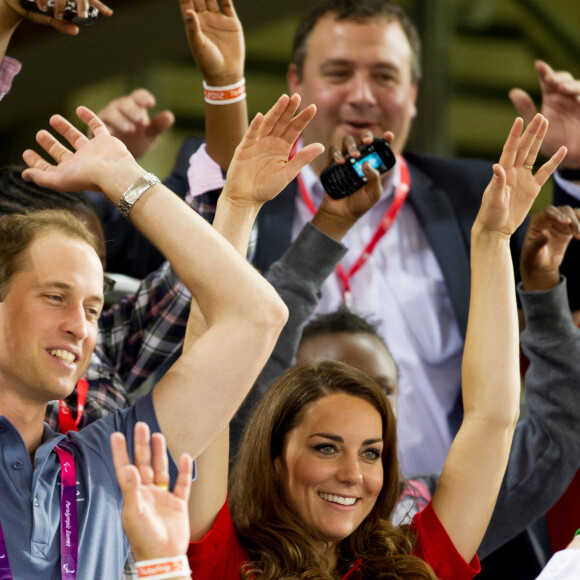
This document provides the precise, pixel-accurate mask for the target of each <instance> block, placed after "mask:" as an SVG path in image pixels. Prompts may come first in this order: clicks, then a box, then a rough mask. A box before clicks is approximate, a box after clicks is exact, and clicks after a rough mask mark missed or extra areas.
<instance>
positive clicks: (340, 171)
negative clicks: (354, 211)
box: [320, 138, 395, 199]
mask: <svg viewBox="0 0 580 580" xmlns="http://www.w3.org/2000/svg"><path fill="white" fill-rule="evenodd" d="M359 151H360V157H351V156H350V155H345V160H346V162H345V163H343V164H340V165H339V164H338V163H332V164H331V165H329V166H328V167H327V168H326V169H325V170H324V171H323V172H322V173H321V174H320V181H322V186H323V187H324V190H325V191H326V192H327V193H328V195H330V197H333V198H334V199H342V198H343V197H346V196H348V195H351V194H353V193H354V192H355V191H356V190H357V189H360V188H361V187H362V186H363V185H365V183H366V182H367V178H366V177H365V174H364V173H363V165H364V164H365V163H366V162H368V163H370V164H371V165H372V167H374V168H375V169H376V170H377V171H378V172H379V173H385V172H387V171H388V170H389V169H391V167H393V165H395V156H394V155H393V152H392V151H391V148H390V147H389V144H388V143H387V142H386V141H385V140H384V139H378V138H375V139H373V142H372V143H371V144H370V145H364V144H363V145H361V146H360V147H359Z"/></svg>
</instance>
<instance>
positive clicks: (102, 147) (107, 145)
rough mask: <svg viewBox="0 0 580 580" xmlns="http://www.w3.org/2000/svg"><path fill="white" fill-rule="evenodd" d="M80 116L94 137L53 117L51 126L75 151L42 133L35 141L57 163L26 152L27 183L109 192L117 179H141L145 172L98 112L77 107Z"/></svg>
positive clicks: (59, 117) (61, 118) (49, 135)
mask: <svg viewBox="0 0 580 580" xmlns="http://www.w3.org/2000/svg"><path fill="white" fill-rule="evenodd" d="M77 115H78V117H79V119H80V120H81V121H83V122H84V123H86V124H87V126H88V127H89V129H90V130H91V132H92V134H93V135H94V137H93V138H92V139H89V138H88V137H87V136H86V135H84V134H83V133H81V132H80V131H79V130H78V129H77V128H76V127H74V126H73V125H72V124H71V123H70V122H69V121H67V120H66V119H65V118H64V117H61V116H60V115H54V116H53V117H51V119H50V126H51V127H52V128H53V129H54V130H55V131H56V132H57V133H58V134H59V135H61V136H62V137H64V138H65V139H66V141H68V143H69V144H70V146H71V147H72V149H73V150H72V151H71V150H70V149H69V148H67V147H65V146H64V145H63V144H62V143H60V142H59V141H58V140H57V139H56V137H54V136H53V135H52V134H51V133H49V132H48V131H45V130H42V131H39V132H38V134H37V135H36V141H37V142H38V144H39V145H40V146H41V147H42V148H43V149H44V151H46V152H47V153H48V154H49V155H50V156H51V157H52V158H53V159H54V161H55V162H56V164H54V165H52V164H51V163H49V162H47V161H46V160H45V159H43V158H42V157H41V156H40V155H39V154H38V153H36V151H33V150H31V149H27V150H26V151H25V152H24V153H23V154H22V157H23V159H24V161H25V163H26V164H27V165H28V167H29V169H25V170H24V172H23V173H22V177H23V178H24V179H25V180H26V181H34V182H35V183H36V184H37V185H40V186H41V187H47V188H49V189H56V190H57V191H82V190H87V189H88V190H92V191H107V190H108V189H109V187H108V186H111V185H115V182H116V180H118V179H121V177H123V176H125V177H124V179H125V181H126V180H127V179H135V178H136V177H135V176H132V175H131V174H135V173H137V176H138V175H139V174H143V173H144V172H143V170H142V169H141V168H140V167H139V165H138V164H137V162H136V161H135V160H134V159H133V157H132V155H131V154H130V153H129V151H128V149H127V148H126V147H125V145H124V144H123V143H122V142H121V141H119V139H117V138H115V137H112V136H111V135H110V134H109V131H108V130H107V128H106V127H105V124H104V123H103V122H102V121H101V120H100V119H99V117H97V115H95V113H93V112H92V111H91V110H90V109H87V108H86V107H78V108H77ZM129 183H131V181H129ZM117 189H119V187H118V186H115V187H111V190H113V191H114V190H117ZM121 193H122V191H121ZM119 197H120V194H119ZM112 201H114V202H116V201H118V200H115V199H113V200H112Z"/></svg>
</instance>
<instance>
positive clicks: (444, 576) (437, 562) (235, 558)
mask: <svg viewBox="0 0 580 580" xmlns="http://www.w3.org/2000/svg"><path fill="white" fill-rule="evenodd" d="M411 526H412V528H413V531H414V532H415V533H416V534H417V537H418V538H419V539H418V542H417V546H416V548H415V552H414V553H415V556H417V557H419V558H421V559H422V560H425V562H427V563H428V564H429V565H430V566H431V568H433V571H434V572H435V575H436V576H437V578H439V579H440V580H471V579H472V578H473V577H474V576H475V575H477V574H478V573H479V572H480V571H481V566H480V564H479V559H478V558H477V555H476V556H474V557H473V560H472V561H471V562H470V563H469V564H468V563H467V562H466V561H465V560H464V559H463V558H462V557H461V556H460V554H459V553H458V552H457V550H456V549H455V546H454V545H453V543H452V542H451V539H450V538H449V536H448V535H447V532H446V531H445V528H444V527H443V525H442V524H441V522H440V521H439V518H438V517H437V515H436V514H435V511H434V510H433V507H432V504H431V503H429V504H428V505H427V507H426V508H425V509H424V510H422V511H421V512H419V513H418V514H416V515H415V517H414V518H413V522H412V524H411ZM187 555H188V558H189V566H190V567H191V572H192V577H193V578H195V580H215V579H216V578H219V579H220V580H239V578H240V573H239V571H240V566H241V565H242V564H243V563H244V562H246V561H247V560H248V556H247V554H246V551H245V550H244V548H242V546H241V544H240V542H239V540H238V536H237V534H236V530H235V529H234V525H233V523H232V518H231V515H230V510H229V507H228V503H227V501H226V503H225V504H224V506H223V507H222V509H221V510H220V512H219V514H218V516H217V518H216V521H215V523H214V525H213V527H212V529H211V530H210V531H209V532H208V533H207V534H206V536H205V537H204V538H203V540H202V541H201V542H196V543H193V544H190V545H189V550H188V552H187ZM359 563H360V561H357V562H356V563H355V565H354V566H353V568H352V569H351V570H349V571H348V572H347V574H346V575H345V576H344V577H343V580H346V579H347V578H348V579H349V580H355V579H356V578H357V577H358V574H357V570H358V564H359Z"/></svg>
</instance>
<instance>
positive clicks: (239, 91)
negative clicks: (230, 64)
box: [203, 77, 246, 105]
mask: <svg viewBox="0 0 580 580" xmlns="http://www.w3.org/2000/svg"><path fill="white" fill-rule="evenodd" d="M203 94H204V100H205V102H206V103H207V104H208V105H231V104H232V103H237V102H239V101H243V100H244V99H245V98H246V79H245V78H243V77H242V79H241V80H239V81H238V82H237V83H233V84H231V85H225V86H223V87H210V86H209V85H208V84H207V83H206V82H205V81H203Z"/></svg>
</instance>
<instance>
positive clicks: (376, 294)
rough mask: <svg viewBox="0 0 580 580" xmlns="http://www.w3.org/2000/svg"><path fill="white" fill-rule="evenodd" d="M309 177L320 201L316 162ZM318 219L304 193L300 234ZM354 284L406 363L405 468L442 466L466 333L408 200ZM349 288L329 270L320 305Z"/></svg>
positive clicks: (374, 215)
mask: <svg viewBox="0 0 580 580" xmlns="http://www.w3.org/2000/svg"><path fill="white" fill-rule="evenodd" d="M395 167H396V168H397V167H398V166H395ZM301 177H302V180H303V183H304V185H305V187H306V188H307V189H308V191H309V193H310V196H311V198H312V200H313V202H314V205H315V206H318V205H319V204H320V201H321V200H322V195H323V190H322V186H321V184H320V181H319V179H318V177H317V176H316V174H315V173H314V171H313V170H312V169H311V168H310V167H309V166H308V167H306V168H304V169H303V170H302V172H301ZM398 183H399V172H398V169H395V170H394V171H393V172H392V173H391V178H390V180H389V181H387V183H386V184H385V188H384V193H383V196H382V197H381V199H380V200H379V201H378V202H377V204H376V205H375V206H374V207H373V208H371V210H370V211H368V212H367V213H366V214H365V215H364V216H362V217H361V218H360V219H359V220H358V222H357V223H356V224H355V226H354V227H353V228H352V229H351V230H350V231H349V232H348V234H347V235H346V236H345V238H344V239H343V243H344V244H345V245H346V246H347V247H348V248H349V251H348V253H347V254H346V256H345V258H344V259H343V261H342V267H343V268H344V270H345V271H346V272H347V271H348V269H349V268H350V267H351V266H352V264H353V263H354V262H355V261H356V260H357V259H358V257H359V256H360V254H361V252H362V251H363V249H364V247H365V246H366V245H367V243H368V242H369V240H370V239H371V238H372V236H373V234H374V232H375V230H376V228H377V226H378V225H379V223H380V221H381V219H382V217H383V215H384V213H385V211H386V210H387V208H388V207H389V206H390V204H391V203H392V200H393V198H394V192H395V190H396V186H397V185H398ZM311 219H312V214H311V213H310V211H309V210H308V208H307V207H306V204H305V203H304V201H303V198H302V196H301V195H298V196H297V197H296V213H295V216H294V222H293V224H292V237H293V238H295V237H296V236H297V235H298V233H299V232H300V230H301V229H302V227H303V225H304V223H305V222H307V221H310V220H311ZM350 284H351V294H352V305H351V307H352V310H353V311H354V312H355V313H357V314H360V315H362V316H364V317H367V318H368V319H369V320H370V321H371V322H375V323H376V324H377V327H378V331H379V334H380V335H381V336H382V337H383V338H384V339H385V342H386V343H387V346H388V347H389V349H390V350H391V353H392V355H393V357H394V359H395V361H396V363H397V365H398V367H399V375H400V376H399V411H398V435H399V449H400V456H401V460H402V469H403V473H405V474H416V473H430V472H433V471H440V470H441V468H442V467H443V463H444V461H445V458H446V457H447V453H448V451H449V447H450V445H451V440H452V435H451V433H450V431H449V426H448V422H447V416H448V414H449V412H450V411H451V410H452V408H453V406H454V403H455V401H456V398H457V396H458V394H459V391H460V385H461V357H462V354H463V339H462V337H461V334H460V332H459V327H458V325H457V321H456V319H455V315H454V312H453V308H452V306H451V301H450V299H449V295H448V292H447V287H446V285H445V281H444V280H443V274H442V272H441V269H440V268H439V264H438V263H437V260H436V259H435V255H434V254H433V251H432V250H431V247H430V246H429V243H428V242H427V239H426V237H425V234H424V233H423V230H422V228H421V225H420V224H419V221H418V218H417V216H416V215H415V212H414V211H413V209H412V208H411V206H410V204H409V203H408V202H406V203H405V204H404V205H403V207H402V209H401V210H400V212H399V214H398V216H397V218H396V219H395V221H394V223H393V225H392V227H391V228H390V229H389V231H388V232H387V233H386V234H385V235H384V236H383V237H382V238H381V240H380V241H379V243H378V244H377V246H376V247H375V250H374V252H373V253H372V254H371V256H370V257H369V259H368V261H367V262H366V263H365V265H364V266H363V267H362V269H360V270H359V271H358V272H357V273H356V274H355V275H354V276H353V278H352V279H351V281H350ZM342 289H343V284H342V281H341V280H340V278H339V277H338V275H336V274H335V275H333V276H331V277H330V278H328V279H327V281H326V282H325V284H324V286H323V290H322V291H323V294H322V300H321V301H320V304H319V305H318V308H317V310H316V313H317V314H321V313H326V312H332V311H333V310H336V309H337V308H338V307H339V306H340V304H341V303H342V302H343V298H342Z"/></svg>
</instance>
